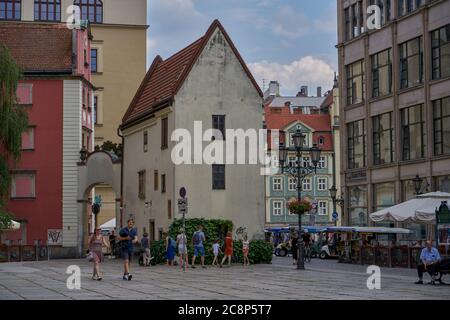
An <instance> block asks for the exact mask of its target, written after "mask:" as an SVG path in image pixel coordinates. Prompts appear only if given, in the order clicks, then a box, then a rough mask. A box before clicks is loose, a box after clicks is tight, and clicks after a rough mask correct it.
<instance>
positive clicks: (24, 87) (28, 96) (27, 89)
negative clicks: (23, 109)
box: [16, 83, 33, 105]
mask: <svg viewBox="0 0 450 320" xmlns="http://www.w3.org/2000/svg"><path fill="white" fill-rule="evenodd" d="M16 96H17V104H19V105H31V104H33V84H31V83H19V84H18V85H17V92H16Z"/></svg>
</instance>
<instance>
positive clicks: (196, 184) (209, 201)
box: [174, 30, 265, 237]
mask: <svg viewBox="0 0 450 320" xmlns="http://www.w3.org/2000/svg"><path fill="white" fill-rule="evenodd" d="M174 110H175V111H174V112H175V126H176V127H177V128H186V129H188V130H189V131H190V132H191V135H192V136H193V128H194V121H202V122H203V130H206V129H209V128H211V127H212V115H225V126H226V129H233V128H242V129H244V130H247V129H249V128H252V129H261V128H262V121H261V116H262V112H263V110H262V98H261V97H260V96H259V94H258V92H257V90H256V89H255V87H254V86H253V84H252V83H251V81H250V79H249V78H248V76H247V74H246V73H245V72H244V69H243V68H242V65H241V64H240V62H239V61H238V59H237V57H236V56H235V55H234V53H233V51H232V49H231V47H230V46H229V44H228V43H226V41H225V38H224V37H223V35H222V34H221V32H220V31H219V30H216V32H215V33H214V35H213V36H212V37H211V39H210V41H209V43H208V44H207V45H206V47H205V49H204V51H203V53H202V54H201V56H200V57H199V60H198V61H197V62H196V64H195V66H194V68H193V69H192V71H191V72H190V74H189V76H188V77H187V79H186V81H185V82H184V84H183V86H182V88H181V90H180V91H179V93H178V95H177V96H176V99H175V106H174ZM207 144H209V143H204V146H206V145H207ZM225 181H226V182H225V183H226V189H225V190H212V167H211V165H206V164H203V165H181V166H176V167H175V192H176V194H178V190H179V188H180V187H182V186H184V187H186V189H187V192H188V199H189V217H207V218H225V219H229V220H232V221H233V223H234V225H235V227H241V226H242V227H247V230H248V233H249V236H250V237H252V236H254V235H257V236H258V235H259V236H262V235H263V228H264V220H265V217H264V207H265V204H264V178H263V176H261V175H260V165H227V166H226V178H225Z"/></svg>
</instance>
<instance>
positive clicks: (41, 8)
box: [34, 0, 61, 21]
mask: <svg viewBox="0 0 450 320" xmlns="http://www.w3.org/2000/svg"><path fill="white" fill-rule="evenodd" d="M34 20H35V21H61V0H34Z"/></svg>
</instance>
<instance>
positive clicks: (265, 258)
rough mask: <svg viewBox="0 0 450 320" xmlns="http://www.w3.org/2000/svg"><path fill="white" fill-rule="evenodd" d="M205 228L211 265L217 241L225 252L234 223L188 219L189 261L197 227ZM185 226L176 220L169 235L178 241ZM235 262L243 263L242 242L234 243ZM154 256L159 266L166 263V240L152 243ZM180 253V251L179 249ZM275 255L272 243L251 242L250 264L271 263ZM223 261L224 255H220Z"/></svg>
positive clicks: (207, 251)
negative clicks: (227, 239)
mask: <svg viewBox="0 0 450 320" xmlns="http://www.w3.org/2000/svg"><path fill="white" fill-rule="evenodd" d="M198 225H202V226H203V232H204V233H205V237H206V241H205V243H204V245H205V253H206V256H205V263H206V264H211V263H212V260H213V258H214V257H213V253H212V245H213V243H214V240H215V239H219V244H220V247H221V248H222V251H223V246H224V239H225V236H226V234H227V232H228V231H229V230H230V231H231V230H233V223H232V222H231V221H229V220H218V219H216V220H207V219H199V218H197V219H186V236H187V239H188V255H189V261H190V262H191V259H192V257H193V255H194V246H193V245H192V236H193V234H194V232H195V231H196V230H197V226H198ZM182 226H183V222H182V220H175V221H174V222H173V224H172V225H171V226H170V229H169V234H170V236H171V237H172V238H173V239H176V237H177V235H178V234H179V231H180V228H181V227H182ZM233 247H234V252H233V261H234V262H243V255H242V241H234V243H233ZM151 251H152V256H153V257H154V258H155V262H156V263H157V264H160V263H164V262H165V261H166V260H165V255H166V252H165V246H164V240H160V241H152V245H151ZM177 253H178V249H177ZM272 255H273V248H272V245H271V244H270V243H267V242H265V241H262V240H254V241H250V253H249V259H250V263H252V264H257V263H271V261H272ZM219 258H220V259H222V258H223V255H219ZM196 263H200V258H197V259H196Z"/></svg>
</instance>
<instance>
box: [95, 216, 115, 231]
mask: <svg viewBox="0 0 450 320" xmlns="http://www.w3.org/2000/svg"><path fill="white" fill-rule="evenodd" d="M115 227H116V218H113V219H111V220H109V221H106V222H105V223H104V224H102V225H101V226H100V227H99V228H100V229H114V228H115Z"/></svg>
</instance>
